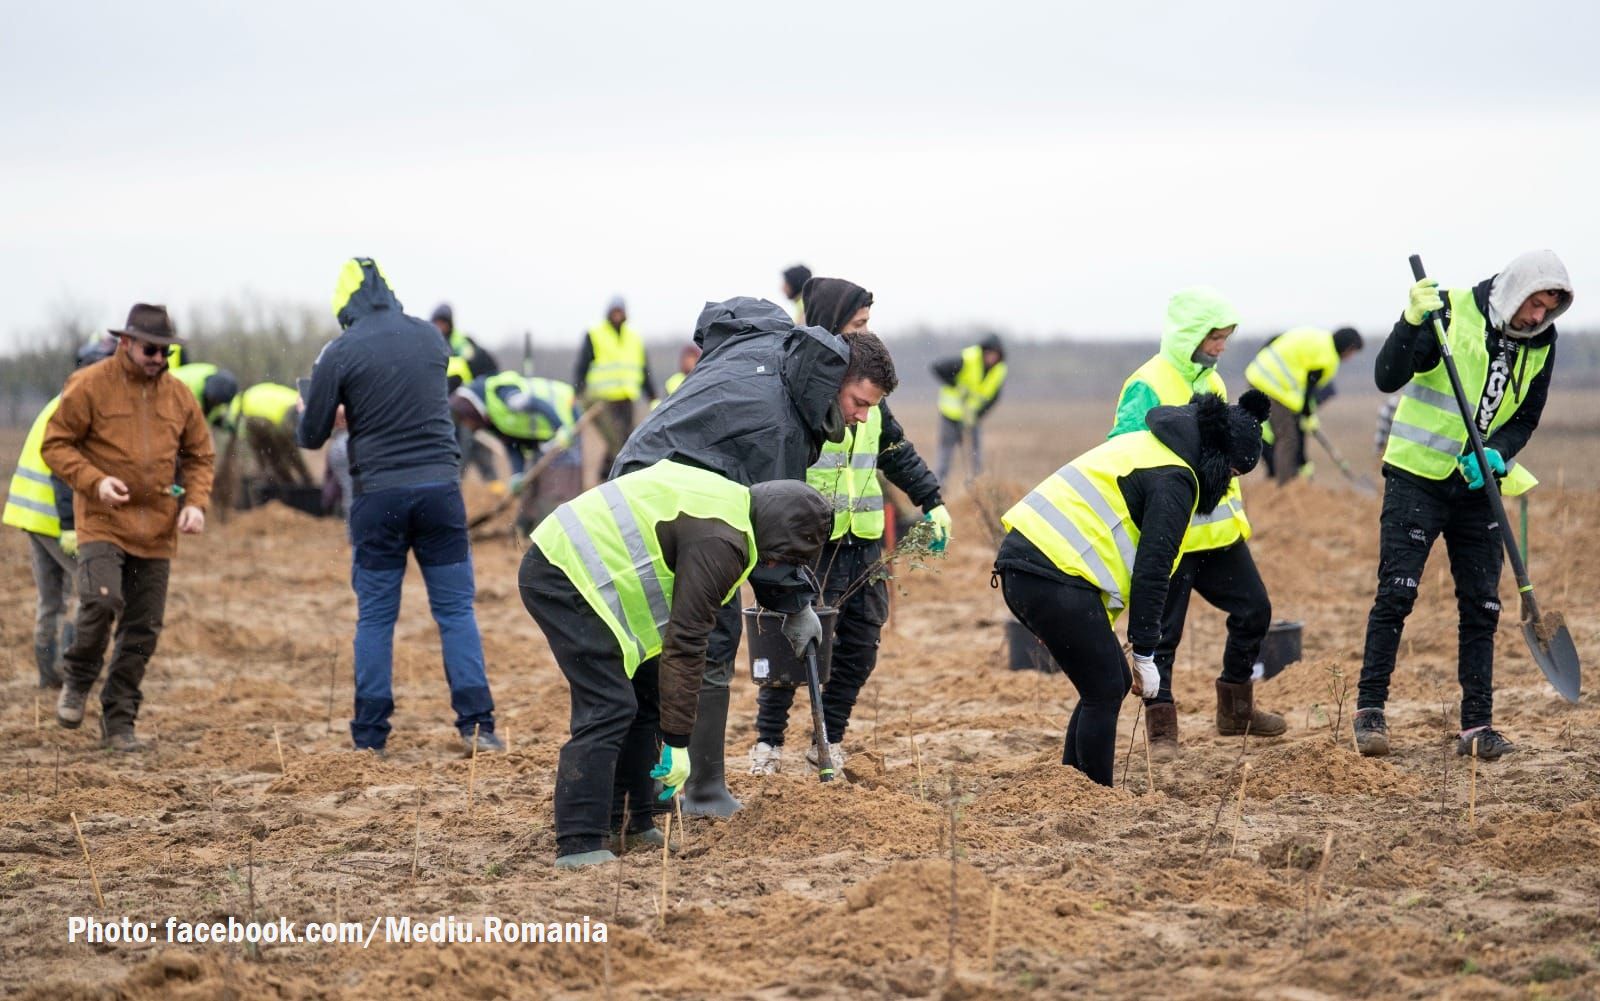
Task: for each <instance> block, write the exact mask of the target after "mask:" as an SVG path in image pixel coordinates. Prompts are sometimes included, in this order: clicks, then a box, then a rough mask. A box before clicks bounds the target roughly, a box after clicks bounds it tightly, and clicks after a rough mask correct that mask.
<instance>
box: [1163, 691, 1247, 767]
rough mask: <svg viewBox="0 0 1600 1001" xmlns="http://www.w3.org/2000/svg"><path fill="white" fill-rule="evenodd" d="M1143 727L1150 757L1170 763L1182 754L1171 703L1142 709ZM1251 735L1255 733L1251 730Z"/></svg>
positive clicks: (1174, 709) (1175, 713)
mask: <svg viewBox="0 0 1600 1001" xmlns="http://www.w3.org/2000/svg"><path fill="white" fill-rule="evenodd" d="M1144 725H1145V729H1146V730H1148V731H1149V733H1150V757H1151V758H1152V759H1154V760H1156V761H1171V760H1172V759H1174V758H1176V757H1177V756H1178V755H1179V754H1180V753H1182V752H1181V751H1180V750H1179V748H1178V707H1177V705H1176V704H1174V703H1171V702H1156V703H1154V704H1151V705H1147V706H1145V707H1144ZM1250 732H1251V733H1254V732H1255V729H1254V728H1251V731H1250Z"/></svg>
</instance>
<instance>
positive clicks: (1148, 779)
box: [1141, 703, 1156, 793]
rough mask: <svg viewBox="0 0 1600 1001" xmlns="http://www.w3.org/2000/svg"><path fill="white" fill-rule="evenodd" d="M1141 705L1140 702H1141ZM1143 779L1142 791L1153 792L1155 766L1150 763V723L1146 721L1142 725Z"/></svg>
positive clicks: (1154, 788)
mask: <svg viewBox="0 0 1600 1001" xmlns="http://www.w3.org/2000/svg"><path fill="white" fill-rule="evenodd" d="M1141 705H1142V703H1141ZM1144 781H1145V790H1144V791H1145V792H1146V793H1153V792H1155V791H1156V769H1155V766H1154V765H1152V764H1151V763H1150V724H1149V723H1146V724H1145V725H1144Z"/></svg>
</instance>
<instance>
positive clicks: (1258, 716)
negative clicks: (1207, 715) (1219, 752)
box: [1217, 678, 1289, 737]
mask: <svg viewBox="0 0 1600 1001" xmlns="http://www.w3.org/2000/svg"><path fill="white" fill-rule="evenodd" d="M1247 726H1248V727H1249V734H1250V736H1252V737H1276V736H1278V735H1279V734H1281V733H1283V732H1284V731H1285V730H1287V729H1289V724H1287V723H1285V722H1284V721H1283V717H1282V716H1279V715H1278V714H1277V713H1269V712H1266V711H1264V710H1261V709H1257V708H1256V698H1255V683H1254V682H1250V681H1246V682H1243V683H1242V684H1237V685H1235V684H1233V683H1232V682H1228V681H1223V680H1222V679H1221V678H1218V679H1217V732H1218V733H1220V734H1222V735H1223V736H1224V737H1237V736H1239V735H1240V734H1242V733H1245V732H1246V730H1245V728H1246V727H1247Z"/></svg>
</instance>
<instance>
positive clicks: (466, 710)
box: [350, 483, 494, 748]
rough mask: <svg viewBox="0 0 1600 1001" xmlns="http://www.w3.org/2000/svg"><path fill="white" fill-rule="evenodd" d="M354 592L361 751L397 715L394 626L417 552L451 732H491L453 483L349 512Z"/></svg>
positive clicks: (368, 498)
mask: <svg viewBox="0 0 1600 1001" xmlns="http://www.w3.org/2000/svg"><path fill="white" fill-rule="evenodd" d="M350 545H351V549H352V550H353V559H352V565H351V569H350V584H351V587H352V588H354V590H355V592H356V606H357V609H358V616H357V619H356V640H355V667H356V694H355V718H354V719H352V720H351V721H350V736H351V738H352V739H353V740H354V741H355V745H356V746H357V747H380V748H381V747H383V746H384V743H385V742H386V741H387V740H388V737H389V716H390V714H391V713H393V712H394V692H393V688H392V686H391V676H392V674H393V668H394V624H395V620H396V619H398V618H399V615H400V585H401V582H402V581H404V579H405V575H406V554H407V553H415V554H416V557H417V565H418V566H419V567H420V568H421V569H422V580H423V583H424V584H426V585H427V588H428V607H429V609H431V610H432V612H433V621H434V622H436V623H438V626H439V641H440V644H441V646H442V647H443V648H444V674H445V679H446V680H447V681H448V682H449V684H450V705H451V707H452V708H454V709H455V711H456V729H457V730H459V731H460V732H461V733H462V735H464V736H470V735H471V733H472V730H473V727H474V726H476V727H478V728H479V729H481V730H482V731H483V732H484V733H493V732H494V699H493V698H491V697H490V695H489V679H488V677H487V676H486V674H485V672H484V666H483V640H482V639H481V638H480V637H479V635H478V620H477V616H476V614H475V613H474V612H473V610H472V598H473V593H474V590H475V586H474V583H473V577H472V550H471V547H470V546H469V545H468V542H467V509H466V505H465V504H464V503H462V500H461V488H460V486H459V485H458V484H455V483H424V484H420V485H418V486H414V487H396V488H394V489H391V490H378V491H374V492H370V493H363V494H361V495H359V496H357V497H356V498H355V501H354V502H353V503H352V504H351V505H350Z"/></svg>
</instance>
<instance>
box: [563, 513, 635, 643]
mask: <svg viewBox="0 0 1600 1001" xmlns="http://www.w3.org/2000/svg"><path fill="white" fill-rule="evenodd" d="M556 520H557V521H559V522H560V523H561V530H562V531H563V532H565V533H566V534H567V538H568V539H570V540H571V541H572V548H574V549H576V550H577V551H578V558H579V559H581V560H583V568H584V570H585V571H587V572H588V574H589V579H590V580H592V581H594V585H595V587H597V588H598V589H599V590H600V597H601V598H602V599H604V601H605V603H606V607H607V608H609V609H611V614H612V616H614V617H615V618H616V620H617V625H619V626H621V627H622V632H623V634H624V635H627V633H628V615H627V613H626V612H624V611H623V610H622V598H621V597H620V596H618V594H617V587H616V584H615V583H614V582H613V581H612V580H611V571H609V570H607V569H606V565H605V562H604V561H602V560H601V559H600V551H599V550H598V549H596V548H595V545H594V539H593V538H592V537H591V536H590V535H589V530H588V529H587V528H584V527H583V522H581V521H579V520H578V516H577V515H576V514H574V513H573V510H572V508H571V507H570V506H568V505H566V504H563V505H561V506H560V507H558V508H556ZM630 638H631V639H632V640H633V645H634V646H635V647H637V648H638V651H639V658H640V659H641V660H642V659H644V645H643V644H642V643H640V642H639V639H638V637H630Z"/></svg>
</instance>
